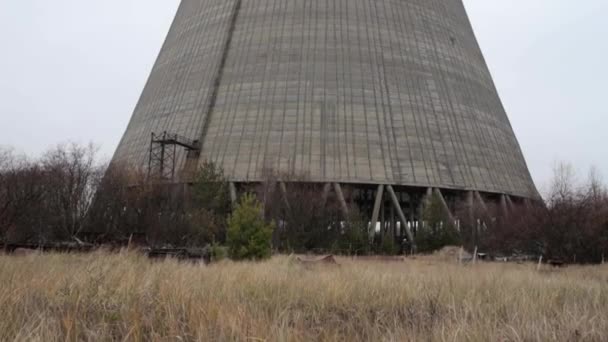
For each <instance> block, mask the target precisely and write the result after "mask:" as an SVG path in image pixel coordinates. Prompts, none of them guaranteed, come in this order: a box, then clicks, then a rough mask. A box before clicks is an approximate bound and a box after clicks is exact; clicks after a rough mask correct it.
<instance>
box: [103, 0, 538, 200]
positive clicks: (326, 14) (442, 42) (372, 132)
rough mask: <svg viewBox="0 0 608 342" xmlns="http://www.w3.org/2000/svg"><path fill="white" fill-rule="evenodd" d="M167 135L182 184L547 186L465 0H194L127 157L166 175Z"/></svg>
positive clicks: (187, 0)
mask: <svg viewBox="0 0 608 342" xmlns="http://www.w3.org/2000/svg"><path fill="white" fill-rule="evenodd" d="M163 132H166V134H164V135H163ZM153 134H154V135H155V137H156V139H155V138H152V139H151V136H152V135H153ZM159 137H160V138H159ZM155 143H163V144H166V143H169V144H171V143H173V144H175V145H177V146H178V147H179V148H178V149H177V150H174V153H175V156H171V158H174V164H175V165H174V166H172V168H173V169H174V170H172V172H171V177H173V179H174V181H176V182H180V181H184V180H183V179H181V180H180V177H182V176H180V172H179V171H180V170H182V169H183V168H185V167H186V166H187V165H188V163H190V164H192V163H194V164H196V163H202V162H203V161H205V160H210V161H213V162H215V163H216V164H218V165H219V166H221V167H222V168H223V169H224V172H225V174H226V175H227V176H228V177H229V178H230V180H231V181H232V182H235V183H245V182H247V183H250V182H259V181H261V180H262V179H263V177H264V172H266V171H265V170H274V171H275V172H277V173H280V174H294V175H305V176H306V177H307V179H308V180H310V181H311V182H319V183H338V184H351V185H357V184H361V185H382V184H383V185H392V186H393V187H396V188H406V187H411V188H421V189H426V188H436V189H442V190H443V191H445V192H450V191H451V192H454V191H477V192H481V193H486V194H508V195H511V196H513V197H516V198H537V197H538V193H537V191H536V188H535V186H534V184H533V181H532V179H531V176H530V173H529V171H528V168H527V166H526V162H525V160H524V156H523V154H522V151H521V149H520V146H519V144H518V142H517V139H516V137H515V134H514V132H513V129H512V127H511V124H510V123H509V119H508V118H507V115H506V113H505V110H504V108H503V106H502V104H501V101H500V98H499V96H498V94H497V90H496V88H495V86H494V83H493V81H492V77H491V75H490V72H489V70H488V67H487V65H486V63H485V61H484V57H483V55H482V53H481V49H480V47H479V46H478V43H477V41H476V38H475V35H474V32H473V29H472V27H471V24H470V22H469V19H468V17H467V14H466V11H465V8H464V5H463V3H462V1H461V0H399V1H396V0H183V1H182V2H181V4H180V6H179V9H178V12H177V15H176V18H175V20H174V22H173V24H172V27H171V29H170V32H169V34H168V37H167V39H166V41H165V43H164V46H163V47H162V50H161V52H160V54H159V56H158V59H157V61H156V64H155V65H154V68H153V70H152V73H151V76H150V78H149V80H148V82H147V84H146V86H145V89H144V91H143V94H142V96H141V98H140V100H139V103H138V104H137V107H136V109H135V112H134V114H133V116H132V118H131V121H130V123H129V125H128V127H127V130H126V132H125V134H124V136H123V138H122V140H121V142H120V145H119V147H118V149H117V151H116V154H115V156H114V162H124V163H128V164H130V165H134V166H141V167H146V168H149V170H150V171H151V172H153V171H154V169H155V168H157V167H159V166H158V163H155V162H153V160H152V159H154V158H157V159H158V158H161V159H162V158H166V156H165V155H164V153H168V152H167V151H164V150H163V151H162V153H163V154H162V155H161V156H160V157H159V156H158V151H154V148H153V147H152V145H154V144H155ZM180 145H181V146H180ZM181 147H184V148H181ZM157 161H158V160H157ZM161 161H162V160H161ZM160 167H161V168H162V167H163V163H162V162H161V164H160ZM165 167H166V164H165ZM162 172H163V171H162V170H161V173H162Z"/></svg>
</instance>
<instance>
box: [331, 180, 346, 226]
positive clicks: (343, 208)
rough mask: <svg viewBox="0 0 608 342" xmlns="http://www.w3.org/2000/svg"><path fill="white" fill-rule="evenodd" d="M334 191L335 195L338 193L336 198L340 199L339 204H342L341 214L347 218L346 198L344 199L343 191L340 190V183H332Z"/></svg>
mask: <svg viewBox="0 0 608 342" xmlns="http://www.w3.org/2000/svg"><path fill="white" fill-rule="evenodd" d="M334 191H335V192H336V195H338V200H339V201H340V205H341V206H342V214H344V218H348V205H347V204H346V200H345V199H344V193H343V192H342V187H341V186H340V183H334Z"/></svg>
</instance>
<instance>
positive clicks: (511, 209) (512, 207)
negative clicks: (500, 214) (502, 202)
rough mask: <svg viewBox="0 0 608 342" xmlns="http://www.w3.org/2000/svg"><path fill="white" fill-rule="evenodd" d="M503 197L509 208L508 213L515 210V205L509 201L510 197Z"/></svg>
mask: <svg viewBox="0 0 608 342" xmlns="http://www.w3.org/2000/svg"><path fill="white" fill-rule="evenodd" d="M505 197H506V198H507V207H508V208H509V211H511V212H512V211H514V210H515V204H514V203H513V200H512V199H511V196H509V195H505Z"/></svg>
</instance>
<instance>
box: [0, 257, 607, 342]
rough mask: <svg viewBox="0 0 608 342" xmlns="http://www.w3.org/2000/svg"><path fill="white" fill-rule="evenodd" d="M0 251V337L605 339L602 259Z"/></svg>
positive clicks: (312, 339) (605, 270)
mask: <svg viewBox="0 0 608 342" xmlns="http://www.w3.org/2000/svg"><path fill="white" fill-rule="evenodd" d="M338 261H339V262H340V263H341V266H339V267H336V266H330V265H328V266H320V267H312V268H311V267H303V266H301V265H299V264H298V263H296V262H294V261H293V260H292V259H291V258H289V257H284V256H283V257H275V258H273V259H272V260H270V261H266V262H261V263H233V262H222V263H219V264H215V265H211V266H203V265H193V264H184V263H177V262H175V261H163V262H151V261H149V260H147V259H146V258H145V257H143V256H140V255H137V254H134V253H122V254H106V253H102V252H99V253H93V254H89V255H59V254H51V255H29V256H19V257H18V256H0V315H1V316H0V340H1V341H13V340H22V341H25V340H27V341H32V340H33V341H59V340H61V341H66V340H68V341H76V340H94V341H100V340H102V341H103V340H107V341H113V340H126V341H143V340H153V341H154V340H155V341H246V340H249V341H264V340H267V341H319V340H342V341H549V340H551V341H577V340H580V341H607V340H608V268H607V267H605V266H596V267H570V268H567V269H560V270H548V269H547V270H545V271H541V272H537V271H536V265H504V264H477V265H466V266H465V265H458V264H456V263H447V262H437V261H432V260H429V259H417V260H407V261H404V262H381V261H353V260H348V259H338Z"/></svg>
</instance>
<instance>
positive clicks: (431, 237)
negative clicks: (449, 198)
mask: <svg viewBox="0 0 608 342" xmlns="http://www.w3.org/2000/svg"><path fill="white" fill-rule="evenodd" d="M422 217H423V220H424V223H425V224H424V227H422V228H421V229H419V230H418V235H417V236H416V242H417V244H418V249H419V251H421V252H432V251H435V250H438V249H441V248H443V247H445V246H449V245H460V243H461V239H460V233H459V232H458V230H456V227H454V223H453V222H450V219H449V218H448V217H447V215H446V214H445V212H444V209H443V205H442V203H441V198H439V195H437V194H433V195H432V197H431V199H430V200H429V203H428V205H427V206H426V207H425V208H424V212H423V215H422Z"/></svg>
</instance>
